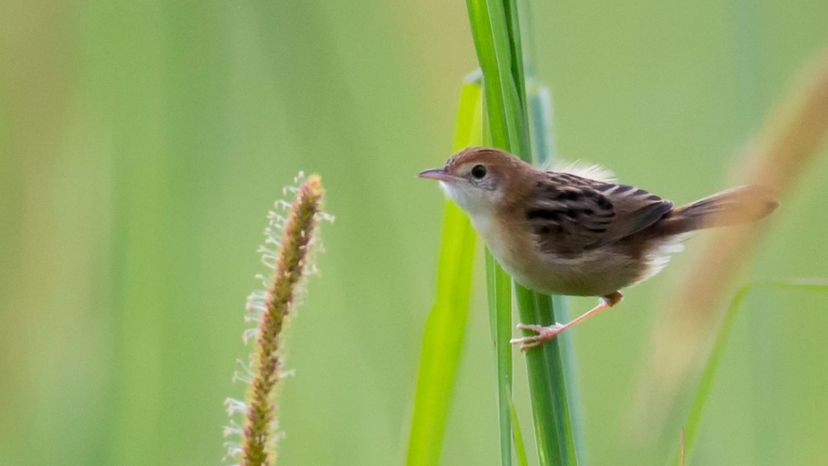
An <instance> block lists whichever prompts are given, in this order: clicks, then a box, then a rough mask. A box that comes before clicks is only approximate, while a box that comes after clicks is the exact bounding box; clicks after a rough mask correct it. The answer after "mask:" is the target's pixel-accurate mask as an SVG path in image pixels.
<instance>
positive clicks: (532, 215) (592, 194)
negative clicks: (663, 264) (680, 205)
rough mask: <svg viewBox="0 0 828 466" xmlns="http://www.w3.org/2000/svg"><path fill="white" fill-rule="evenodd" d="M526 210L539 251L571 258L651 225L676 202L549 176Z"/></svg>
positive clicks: (638, 191) (602, 184) (566, 176)
mask: <svg viewBox="0 0 828 466" xmlns="http://www.w3.org/2000/svg"><path fill="white" fill-rule="evenodd" d="M531 199H532V202H530V203H529V206H528V208H527V210H526V220H527V221H528V222H529V225H530V227H531V228H532V231H534V233H535V234H536V236H537V239H538V241H539V243H540V246H541V249H542V250H543V251H545V252H550V253H554V254H558V255H561V256H573V255H577V254H579V253H582V252H584V251H587V250H590V249H595V248H597V247H600V246H602V245H605V244H608V243H612V242H614V241H618V240H620V239H622V238H625V237H627V236H630V235H632V234H635V233H637V232H639V231H641V230H643V229H644V228H647V227H648V226H650V225H652V224H653V223H655V222H657V221H658V220H659V219H661V218H662V217H663V216H664V215H666V214H667V213H668V212H669V211H670V210H672V208H673V203H672V202H670V201H667V200H665V199H662V198H661V197H659V196H656V195H654V194H651V193H649V192H647V191H645V190H643V189H637V188H635V187H633V186H629V185H622V184H617V183H609V182H604V181H599V180H594V179H590V178H583V177H580V176H577V175H573V174H570V173H559V172H547V179H546V180H544V181H543V182H542V183H539V184H538V186H537V187H536V190H535V192H534V193H533V194H532V197H531Z"/></svg>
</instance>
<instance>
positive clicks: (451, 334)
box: [406, 80, 482, 466]
mask: <svg viewBox="0 0 828 466" xmlns="http://www.w3.org/2000/svg"><path fill="white" fill-rule="evenodd" d="M481 106H482V89H481V85H480V82H479V80H469V81H467V82H466V83H465V84H464V85H463V88H462V90H461V94H460V106H459V109H458V112H457V123H456V128H455V136H454V144H453V146H454V148H455V149H459V148H462V147H466V146H470V145H479V144H480V143H481V131H482V130H481V128H482V107H481ZM476 243H477V238H476V235H475V233H474V230H473V229H472V227H471V225H470V224H469V220H468V218H467V217H466V215H465V214H463V213H462V212H461V211H460V209H459V208H458V207H457V206H456V205H454V204H453V203H451V202H448V201H446V205H445V210H444V214H443V233H442V240H441V245H440V261H439V270H438V271H437V290H436V295H435V298H434V306H433V307H432V309H431V313H430V314H429V317H428V321H427V322H426V327H425V331H424V334H423V345H422V350H421V353H420V367H419V373H418V376H417V388H416V394H415V396H414V410H413V413H412V419H411V433H410V435H409V439H408V456H407V461H406V464H407V465H409V466H423V465H426V466H432V465H436V464H438V463H439V461H440V452H441V450H442V445H443V437H444V434H445V428H446V421H447V418H448V410H449V406H450V405H451V396H452V392H453V389H454V383H455V380H456V378H457V366H458V363H459V360H460V353H461V349H462V346H463V339H464V336H465V331H466V322H467V320H468V314H469V299H470V296H471V282H472V271H473V263H474V252H475V246H476Z"/></svg>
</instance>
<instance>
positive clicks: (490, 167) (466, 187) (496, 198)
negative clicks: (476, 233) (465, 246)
mask: <svg viewBox="0 0 828 466" xmlns="http://www.w3.org/2000/svg"><path fill="white" fill-rule="evenodd" d="M532 173H533V169H532V167H531V166H530V165H529V164H527V163H526V162H523V161H522V160H520V159H519V158H517V157H515V156H514V155H512V154H510V153H508V152H504V151H502V150H500V149H494V148H489V147H469V148H466V149H463V150H462V151H460V152H458V153H456V154H454V155H452V156H451V158H449V159H448V161H447V162H446V164H445V165H444V166H443V167H442V168H432V169H429V170H424V171H422V172H420V174H419V176H420V178H428V179H432V180H437V181H439V182H440V187H442V188H443V191H445V192H446V195H448V197H450V198H451V199H452V200H453V201H454V202H456V203H457V204H458V205H459V206H460V207H461V208H462V209H463V210H465V211H466V212H468V213H469V214H472V215H477V214H490V213H493V212H494V211H495V210H497V209H498V208H499V207H502V206H504V205H505V204H506V203H508V202H509V201H511V200H512V199H511V198H513V197H514V196H515V195H516V194H518V193H523V192H524V191H525V190H526V189H527V188H528V187H530V186H531V182H532Z"/></svg>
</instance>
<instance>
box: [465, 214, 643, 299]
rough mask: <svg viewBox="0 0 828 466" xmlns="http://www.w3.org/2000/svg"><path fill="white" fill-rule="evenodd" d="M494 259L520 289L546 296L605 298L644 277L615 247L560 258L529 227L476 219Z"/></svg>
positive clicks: (632, 261)
mask: <svg viewBox="0 0 828 466" xmlns="http://www.w3.org/2000/svg"><path fill="white" fill-rule="evenodd" d="M472 223H473V224H474V226H475V228H476V229H477V231H478V232H479V233H480V235H481V236H482V237H483V239H484V240H485V241H486V244H487V246H488V247H489V250H490V251H491V253H492V255H494V256H495V258H496V259H497V260H498V262H499V263H500V264H501V265H502V266H503V268H504V269H505V270H506V271H507V272H509V274H510V275H511V276H512V278H514V279H515V280H516V281H517V282H518V283H520V284H521V285H523V286H525V287H527V288H529V289H532V290H535V291H538V292H542V293H547V294H565V295H574V296H604V295H607V294H610V293H612V292H613V291H616V290H618V289H620V288H623V287H625V286H629V285H630V284H632V283H635V282H636V281H637V280H638V278H639V277H641V275H642V273H643V271H642V270H641V265H640V261H639V262H637V261H634V260H632V258H631V257H630V256H629V255H628V254H626V253H625V251H623V250H622V249H621V248H619V247H615V246H613V245H610V246H606V247H602V248H597V249H593V250H589V251H584V252H583V253H581V254H577V255H574V256H567V257H562V256H557V255H555V254H551V253H548V252H544V251H542V250H541V248H540V245H539V243H538V241H537V239H536V238H535V235H534V233H532V231H531V230H530V229H529V228H528V227H527V228H525V229H524V231H520V230H517V229H516V227H519V226H520V225H519V224H518V225H514V224H504V223H505V222H498V221H497V220H496V219H495V218H493V217H478V218H473V219H472Z"/></svg>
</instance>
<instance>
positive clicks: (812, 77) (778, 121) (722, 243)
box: [634, 48, 828, 433]
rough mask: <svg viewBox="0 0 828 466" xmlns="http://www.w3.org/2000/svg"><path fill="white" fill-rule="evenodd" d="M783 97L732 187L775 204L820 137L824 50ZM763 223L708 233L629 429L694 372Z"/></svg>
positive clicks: (646, 426)
mask: <svg viewBox="0 0 828 466" xmlns="http://www.w3.org/2000/svg"><path fill="white" fill-rule="evenodd" d="M797 78H798V79H796V80H795V81H794V83H793V84H794V85H793V86H791V90H790V92H789V94H788V95H787V96H786V98H785V99H784V100H782V101H781V102H780V105H778V106H777V107H776V108H775V109H774V111H773V112H771V113H770V115H768V117H767V118H766V121H765V124H764V126H763V129H762V131H761V132H760V133H759V135H758V137H757V138H756V141H755V143H754V144H752V145H751V147H749V148H748V150H747V152H746V154H745V156H744V157H743V160H740V161H739V163H738V164H736V167H738V174H739V179H738V180H737V181H738V182H739V183H740V184H758V185H762V186H767V187H769V188H771V189H773V190H775V191H776V192H777V193H778V194H779V195H780V197H781V196H783V195H784V194H785V193H786V192H788V191H790V190H791V189H793V188H794V187H795V186H796V184H797V183H799V182H800V180H801V178H802V176H803V174H805V173H806V171H807V168H808V167H809V166H810V165H811V164H812V163H813V161H814V160H815V158H816V156H817V154H818V153H819V151H818V149H819V148H820V145H821V144H823V141H824V140H825V139H826V136H828V48H826V49H824V50H822V51H821V53H820V54H819V55H818V56H817V57H815V60H814V61H813V62H812V63H808V66H806V67H803V69H802V70H801V72H800V73H799V76H797ZM769 224H770V222H766V223H764V224H755V225H754V226H751V227H750V228H730V229H722V230H720V231H712V232H710V233H709V234H708V236H707V239H706V241H705V244H704V245H703V247H702V248H701V249H700V250H699V252H698V253H696V254H695V263H694V264H692V265H691V267H690V268H689V273H687V274H686V275H687V276H686V279H685V280H682V281H681V284H682V286H681V287H680V289H678V290H676V292H675V294H674V295H673V297H672V298H671V300H670V306H669V308H670V309H672V311H671V313H670V314H667V315H665V318H664V320H662V322H661V323H660V324H659V325H658V326H657V328H656V329H655V330H654V332H653V343H652V344H651V346H652V347H653V351H651V354H652V356H651V357H650V361H649V363H648V367H647V368H646V369H645V371H644V373H643V374H642V376H641V377H640V380H639V382H638V385H639V387H638V394H637V398H638V399H637V400H636V403H634V406H635V408H634V409H635V411H636V412H635V414H636V418H637V423H638V425H637V426H635V427H637V430H638V431H639V432H640V433H644V432H647V431H649V430H650V426H653V425H661V424H662V423H664V422H665V419H666V418H667V415H668V413H669V412H670V410H671V409H673V407H674V405H675V401H676V400H677V399H678V397H679V394H680V393H681V392H682V387H684V386H686V385H687V384H688V381H689V380H691V379H692V378H693V377H694V376H695V374H698V370H700V368H701V362H703V356H704V353H706V352H707V351H709V345H707V344H705V341H706V339H707V335H708V332H709V331H710V323H711V322H716V323H718V322H720V321H721V319H722V315H721V313H720V312H719V311H718V310H719V309H720V307H719V306H718V305H717V304H718V303H719V302H720V301H721V299H722V298H723V297H724V296H725V294H726V293H728V292H729V291H728V290H730V288H731V284H732V282H733V279H734V278H735V277H736V276H737V273H738V272H739V270H740V269H741V267H742V266H743V265H744V263H745V262H746V261H747V260H748V258H749V257H750V254H751V253H752V251H753V249H754V248H755V246H756V245H757V244H758V241H759V239H760V238H761V236H762V232H763V230H764V229H765V228H766V226H767V225H769Z"/></svg>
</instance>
